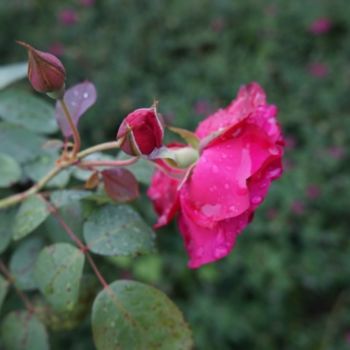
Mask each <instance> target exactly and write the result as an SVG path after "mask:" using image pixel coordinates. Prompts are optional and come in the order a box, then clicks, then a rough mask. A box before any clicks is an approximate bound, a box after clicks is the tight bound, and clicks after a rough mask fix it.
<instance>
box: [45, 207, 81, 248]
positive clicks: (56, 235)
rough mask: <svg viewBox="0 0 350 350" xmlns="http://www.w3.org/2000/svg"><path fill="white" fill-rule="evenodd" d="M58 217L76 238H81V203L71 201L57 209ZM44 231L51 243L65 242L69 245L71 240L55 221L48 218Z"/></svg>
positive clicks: (53, 218)
mask: <svg viewBox="0 0 350 350" xmlns="http://www.w3.org/2000/svg"><path fill="white" fill-rule="evenodd" d="M58 211H59V215H60V217H61V218H62V219H63V221H64V222H65V223H66V224H67V226H68V227H69V228H70V229H71V230H72V231H73V232H74V234H75V235H76V236H78V237H79V238H82V236H83V219H84V218H83V210H82V205H81V202H79V201H72V202H71V203H69V204H66V205H64V206H62V207H60V208H59V209H58ZM44 225H45V229H46V231H47V235H48V236H49V237H50V239H51V241H52V242H55V243H57V242H67V243H70V242H71V241H72V240H71V238H70V237H69V236H68V235H67V233H66V231H65V230H64V229H63V227H62V226H61V225H60V224H59V222H58V221H57V219H56V218H55V217H53V216H50V217H49V218H48V219H47V220H46V222H45V224H44Z"/></svg>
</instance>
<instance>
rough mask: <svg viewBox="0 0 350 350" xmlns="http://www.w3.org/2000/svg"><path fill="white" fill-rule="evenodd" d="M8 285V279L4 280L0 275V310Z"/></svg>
mask: <svg viewBox="0 0 350 350" xmlns="http://www.w3.org/2000/svg"><path fill="white" fill-rule="evenodd" d="M8 287H9V283H8V281H6V280H5V279H4V278H3V277H1V276H0V310H1V307H2V304H3V302H4V299H5V297H6V293H7V290H8Z"/></svg>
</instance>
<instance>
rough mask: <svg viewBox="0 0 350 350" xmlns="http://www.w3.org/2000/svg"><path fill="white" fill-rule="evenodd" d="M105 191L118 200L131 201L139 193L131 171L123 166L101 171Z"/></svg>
mask: <svg viewBox="0 0 350 350" xmlns="http://www.w3.org/2000/svg"><path fill="white" fill-rule="evenodd" d="M101 174H102V178H103V184H104V188H105V191H106V193H107V194H108V196H109V197H110V198H112V199H113V200H115V201H118V202H128V201H132V200H134V199H135V198H137V197H138V196H139V195H140V192H139V185H138V183H137V180H136V178H135V176H134V175H133V173H132V172H130V171H129V170H127V169H124V168H115V169H106V170H103V171H102V172H101Z"/></svg>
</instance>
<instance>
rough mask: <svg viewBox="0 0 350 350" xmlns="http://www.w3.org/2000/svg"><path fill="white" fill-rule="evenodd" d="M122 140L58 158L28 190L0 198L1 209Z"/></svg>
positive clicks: (117, 144) (29, 194)
mask: <svg viewBox="0 0 350 350" xmlns="http://www.w3.org/2000/svg"><path fill="white" fill-rule="evenodd" d="M120 144H121V142H120V141H112V142H106V143H101V144H99V145H96V146H92V147H90V148H87V149H85V150H83V151H81V152H79V153H78V154H77V155H76V157H75V158H73V159H69V160H60V159H59V160H58V161H57V163H56V165H55V167H54V168H52V169H51V170H50V171H49V172H48V173H47V174H46V175H45V176H44V177H42V178H41V179H40V180H39V181H38V182H37V183H36V184H35V185H33V186H32V187H30V188H29V189H28V190H26V191H24V192H21V193H18V194H14V195H12V196H9V197H6V198H4V199H1V200H0V209H4V208H7V207H10V206H12V205H15V204H17V203H19V202H21V201H23V200H25V199H26V198H28V197H29V196H31V195H33V194H35V193H38V192H39V191H40V190H41V189H42V188H43V187H44V186H45V185H46V184H47V183H48V182H49V181H50V180H51V179H53V178H54V177H55V176H56V175H58V174H59V173H60V172H61V171H62V170H64V169H66V168H68V167H70V166H72V165H75V164H77V162H78V161H79V160H80V159H83V158H84V157H86V156H88V155H89V154H92V153H95V152H99V151H106V150H109V149H114V148H119V146H120Z"/></svg>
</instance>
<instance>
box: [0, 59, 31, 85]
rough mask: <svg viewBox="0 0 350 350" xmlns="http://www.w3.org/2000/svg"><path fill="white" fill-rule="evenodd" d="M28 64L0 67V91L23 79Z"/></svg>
mask: <svg viewBox="0 0 350 350" xmlns="http://www.w3.org/2000/svg"><path fill="white" fill-rule="evenodd" d="M27 70H28V63H27V62H20V63H12V64H7V65H5V66H1V67H0V89H3V88H4V87H6V86H8V85H10V84H12V83H14V82H15V81H17V80H20V79H22V78H24V77H25V76H26V75H27Z"/></svg>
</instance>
